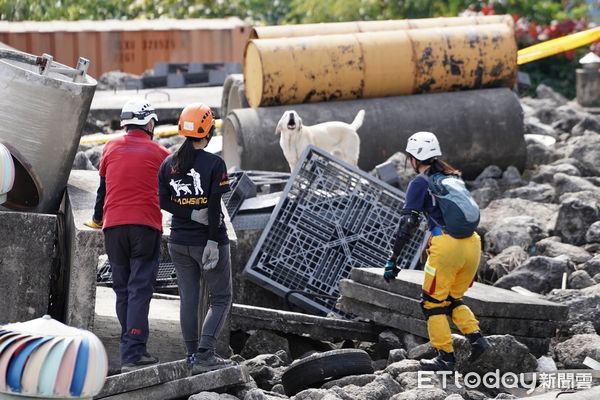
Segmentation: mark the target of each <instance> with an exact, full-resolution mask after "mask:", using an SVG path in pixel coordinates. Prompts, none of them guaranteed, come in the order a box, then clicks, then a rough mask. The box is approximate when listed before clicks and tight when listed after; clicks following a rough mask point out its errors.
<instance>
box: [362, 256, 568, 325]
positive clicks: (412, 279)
mask: <svg viewBox="0 0 600 400" xmlns="http://www.w3.org/2000/svg"><path fill="white" fill-rule="evenodd" d="M423 274H424V273H423V271H415V270H402V271H401V272H400V274H398V277H397V278H396V279H394V280H393V281H391V282H390V283H387V282H386V281H385V280H383V278H382V277H381V269H380V268H353V269H352V275H351V278H352V280H353V281H355V282H358V283H362V284H364V285H367V286H370V287H374V288H378V289H382V290H386V291H390V292H393V293H395V294H399V295H402V296H405V297H410V298H413V299H418V298H420V296H421V291H422V289H421V285H422V283H423ZM464 298H465V301H466V302H467V303H468V304H469V306H470V307H473V310H477V311H478V312H479V315H485V316H489V317H503V318H523V319H540V318H547V319H548V320H552V321H563V320H565V319H566V318H567V314H568V312H569V308H568V307H567V306H564V305H561V304H557V303H553V302H550V301H547V300H543V299H538V298H534V297H528V296H523V295H520V294H518V293H515V292H512V291H510V290H504V289H500V288H495V287H492V286H489V285H484V284H481V283H478V282H475V283H474V284H473V286H472V287H471V288H469V290H468V291H467V293H466V294H465V296H464Z"/></svg>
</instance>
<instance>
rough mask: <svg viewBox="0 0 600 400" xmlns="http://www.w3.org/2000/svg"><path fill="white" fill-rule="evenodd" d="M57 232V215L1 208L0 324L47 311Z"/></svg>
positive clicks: (55, 256) (56, 247) (23, 319)
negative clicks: (3, 209) (2, 209)
mask: <svg viewBox="0 0 600 400" xmlns="http://www.w3.org/2000/svg"><path fill="white" fill-rule="evenodd" d="M57 235H58V219H57V216H56V215H48V214H36V213H22V212H11V211H0V237H2V246H0V293H1V295H0V324H4V323H9V322H22V321H28V320H30V319H34V318H39V317H42V316H43V315H44V314H47V313H48V305H49V298H50V290H51V288H50V284H51V282H52V281H53V278H55V277H54V276H53V275H54V274H55V273H56V271H55V268H54V265H55V263H56V262H57V260H58V256H59V254H58V252H57V250H58V246H57V238H58V237H57Z"/></svg>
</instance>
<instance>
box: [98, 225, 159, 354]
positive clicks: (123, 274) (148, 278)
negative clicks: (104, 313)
mask: <svg viewBox="0 0 600 400" xmlns="http://www.w3.org/2000/svg"><path fill="white" fill-rule="evenodd" d="M160 238H161V233H160V232H159V231H158V230H156V229H153V228H150V227H147V226H142V225H122V226H116V227H113V228H108V229H105V230H104V243H105V246H106V254H107V255H108V261H109V262H110V265H111V267H112V276H113V290H114V291H115V293H116V295H117V305H116V308H117V317H118V318H119V322H120V323H121V345H120V350H121V363H122V364H126V363H134V362H136V361H138V360H139V359H140V357H142V355H143V354H144V353H146V343H147V341H148V334H149V332H148V331H149V329H148V311H149V308H150V300H151V299H152V293H153V292H154V283H155V281H156V274H157V273H158V262H159V256H160Z"/></svg>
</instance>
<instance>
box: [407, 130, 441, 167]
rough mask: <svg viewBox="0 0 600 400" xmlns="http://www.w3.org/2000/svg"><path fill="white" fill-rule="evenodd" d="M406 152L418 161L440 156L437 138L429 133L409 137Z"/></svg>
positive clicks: (419, 133)
mask: <svg viewBox="0 0 600 400" xmlns="http://www.w3.org/2000/svg"><path fill="white" fill-rule="evenodd" d="M406 152H407V153H408V154H410V155H412V156H413V157H414V158H416V159H417V160H419V161H424V160H428V159H430V158H432V157H439V156H441V155H442V150H441V149H440V143H439V142H438V140H437V137H435V135H434V134H433V133H431V132H417V133H413V134H412V135H411V137H409V138H408V143H407V144H406Z"/></svg>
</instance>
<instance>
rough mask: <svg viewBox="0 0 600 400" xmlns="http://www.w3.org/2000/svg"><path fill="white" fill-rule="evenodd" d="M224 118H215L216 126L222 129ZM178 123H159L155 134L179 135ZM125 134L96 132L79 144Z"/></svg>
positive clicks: (96, 142) (159, 136)
mask: <svg viewBox="0 0 600 400" xmlns="http://www.w3.org/2000/svg"><path fill="white" fill-rule="evenodd" d="M221 125H222V120H220V119H217V120H215V128H217V129H221ZM177 133H178V130H177V125H159V126H157V127H156V128H155V129H154V136H155V137H158V138H164V137H169V136H174V135H177ZM124 134H125V132H123V131H119V132H115V133H109V134H105V133H94V134H93V135H85V136H82V137H81V139H80V140H79V144H83V145H88V146H90V145H97V144H103V143H106V142H108V141H109V140H112V139H115V138H118V137H121V136H123V135H124Z"/></svg>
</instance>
